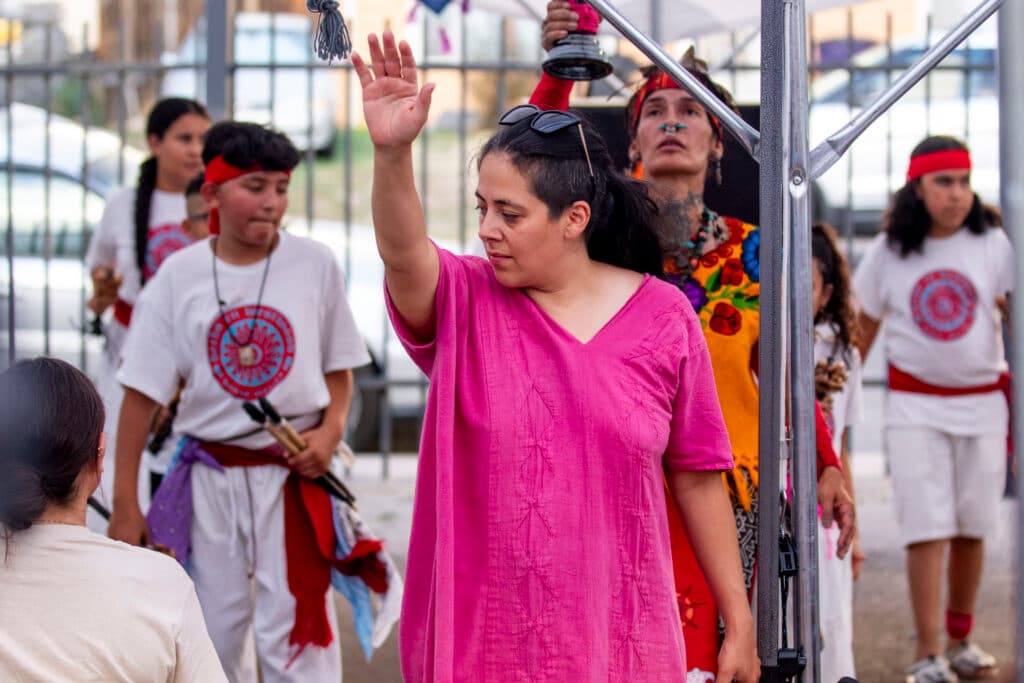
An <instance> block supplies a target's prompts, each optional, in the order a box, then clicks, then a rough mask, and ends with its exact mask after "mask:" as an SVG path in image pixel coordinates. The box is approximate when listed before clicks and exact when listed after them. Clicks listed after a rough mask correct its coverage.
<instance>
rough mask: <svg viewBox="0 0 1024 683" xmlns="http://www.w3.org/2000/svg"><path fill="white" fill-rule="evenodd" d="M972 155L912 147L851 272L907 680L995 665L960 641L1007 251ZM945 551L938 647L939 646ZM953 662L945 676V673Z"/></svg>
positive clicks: (966, 619) (1009, 269) (982, 485)
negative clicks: (896, 552) (903, 552)
mask: <svg viewBox="0 0 1024 683" xmlns="http://www.w3.org/2000/svg"><path fill="white" fill-rule="evenodd" d="M970 168H971V163H970V155H969V154H968V151H967V148H966V147H965V146H964V145H963V143H961V142H959V141H958V140H955V139H953V138H949V137H942V136H936V137H931V138H927V139H926V140H924V141H923V142H922V143H921V144H919V145H918V146H917V148H915V150H914V152H913V154H912V157H911V162H910V170H909V172H908V173H907V183H906V185H905V186H904V187H903V188H902V189H901V190H900V191H899V192H897V193H896V195H895V196H894V198H893V203H892V206H891V207H890V210H889V217H888V220H887V225H886V232H885V234H883V235H879V236H878V238H877V239H876V240H875V242H874V243H873V244H872V245H871V247H870V248H869V249H868V252H867V253H866V254H865V256H864V259H863V261H862V262H861V263H860V266H859V267H858V269H857V273H856V276H855V277H854V289H855V291H856V293H857V298H858V299H859V302H860V305H861V312H860V317H859V321H858V323H859V332H860V341H859V346H860V350H861V354H862V357H865V358H866V357H867V353H868V350H869V349H870V348H871V344H872V342H873V340H874V338H875V336H876V334H877V333H878V329H879V326H880V324H881V321H882V320H883V318H884V319H885V322H886V328H885V330H886V331H885V353H886V358H887V359H888V361H889V392H890V393H889V396H888V402H887V409H886V426H885V440H886V450H887V451H888V455H889V467H890V472H891V475H892V483H893V497H894V502H895V504H896V510H897V515H898V518H899V523H900V530H901V534H902V537H903V541H904V543H905V544H906V547H907V574H908V579H909V583H910V593H911V602H912V604H913V608H914V621H915V625H916V628H917V656H916V657H915V662H914V663H913V664H912V665H911V666H910V667H909V668H908V670H907V677H908V680H909V681H912V682H916V683H923V682H927V683H941V682H942V681H954V680H956V678H957V675H959V676H961V677H965V678H975V677H979V676H987V675H992V674H994V673H995V670H996V661H995V658H993V657H992V656H991V655H989V654H988V653H986V652H985V651H983V650H982V649H981V648H979V647H978V646H977V645H974V644H973V643H970V642H968V636H969V635H970V632H971V628H972V625H973V619H974V606H975V599H976V596H977V591H978V587H979V584H980V581H981V568H982V563H983V559H984V545H983V539H984V538H985V537H986V536H988V535H989V534H991V532H992V531H993V530H994V529H995V527H996V523H997V520H998V505H999V500H1000V498H1001V493H1002V491H1003V486H1004V479H1005V473H1006V460H1007V456H1006V453H1007V450H1006V436H1007V421H1008V408H1007V402H1006V398H1005V396H1004V393H1003V391H1002V389H1003V388H1004V387H1005V386H1006V385H1007V384H1008V381H1007V378H1006V370H1007V365H1006V359H1005V356H1004V353H1003V341H1002V322H1003V316H1004V315H1005V309H1006V297H1007V296H1008V295H1009V293H1010V291H1011V290H1012V289H1013V247H1012V246H1011V245H1010V242H1009V240H1008V239H1007V237H1006V234H1005V233H1004V232H1003V231H1002V230H1001V229H999V228H997V227H992V226H994V225H998V222H997V221H998V218H997V216H996V215H995V211H994V210H991V209H987V208H986V207H984V206H983V205H982V204H981V202H980V200H979V199H978V197H977V195H976V194H974V192H973V191H972V190H971V186H970ZM947 546H948V547H949V571H948V577H949V590H948V597H947V600H948V603H947V607H946V634H947V637H948V638H947V650H946V652H945V655H944V656H943V653H942V649H941V645H940V638H939V636H940V630H941V629H940V621H939V618H940V607H941V603H940V600H941V593H942V591H941V588H942V580H941V578H942V569H943V567H942V565H943V556H944V554H945V550H946V548H947ZM954 672H955V674H954Z"/></svg>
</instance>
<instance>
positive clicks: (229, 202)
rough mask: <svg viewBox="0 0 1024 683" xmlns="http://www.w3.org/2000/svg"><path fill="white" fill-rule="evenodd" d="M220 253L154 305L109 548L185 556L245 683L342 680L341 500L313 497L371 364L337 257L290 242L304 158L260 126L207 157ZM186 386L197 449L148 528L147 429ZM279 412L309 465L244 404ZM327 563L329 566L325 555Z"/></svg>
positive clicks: (218, 134) (223, 138)
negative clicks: (338, 597)
mask: <svg viewBox="0 0 1024 683" xmlns="http://www.w3.org/2000/svg"><path fill="white" fill-rule="evenodd" d="M203 161H204V163H205V165H206V182H205V183H204V185H203V187H202V193H203V197H204V198H205V199H206V202H207V205H208V206H209V207H210V212H211V216H210V229H211V233H213V234H212V235H211V237H210V238H209V239H206V240H203V241H201V242H197V243H195V244H193V245H191V246H189V247H186V248H185V249H182V250H181V251H180V252H178V253H176V254H174V255H173V256H172V257H171V258H170V259H168V261H167V262H166V263H165V264H164V266H163V268H161V269H160V271H159V272H158V273H157V275H156V277H154V278H153V279H152V280H151V281H150V282H149V283H148V284H147V285H146V288H145V289H144V290H143V293H142V296H141V297H140V298H139V300H138V304H137V306H136V313H135V318H134V321H133V323H132V328H131V332H130V333H129V335H128V340H127V342H126V345H125V350H124V354H123V356H124V362H123V365H122V366H121V369H120V371H119V372H118V379H119V380H120V381H121V383H122V384H123V385H124V386H125V398H124V402H123V404H122V407H121V419H120V429H119V430H118V435H117V441H118V444H119V447H120V450H121V452H122V458H121V459H120V460H119V461H118V463H117V471H116V476H115V493H114V508H113V516H112V517H111V520H110V530H109V533H110V535H111V536H112V537H114V538H117V539H119V540H122V541H126V542H130V543H139V542H143V541H146V540H148V539H149V538H150V535H151V534H152V539H153V540H154V541H156V542H159V543H161V544H163V545H166V546H168V547H169V548H171V549H173V550H174V551H175V554H176V556H177V558H178V560H179V561H180V562H182V563H183V564H185V565H186V566H187V567H188V568H189V571H190V573H191V575H192V578H193V580H194V581H195V585H196V592H197V594H198V595H199V601H200V604H201V605H202V608H203V613H204V615H205V617H206V622H207V626H208V627H209V631H210V636H211V638H212V639H213V643H214V646H215V647H216V649H217V654H218V655H219V656H220V659H221V663H222V664H223V666H224V670H225V672H226V673H227V674H228V678H229V679H230V680H232V681H255V680H256V666H255V665H256V661H255V659H254V658H253V657H252V654H251V653H252V649H251V647H249V646H247V642H248V640H249V633H250V632H251V633H252V634H253V636H254V637H255V644H256V652H257V654H258V658H259V664H260V670H261V671H262V675H263V680H266V681H338V680H340V679H341V669H340V667H341V654H340V651H339V649H338V640H337V637H336V633H337V627H336V625H335V616H334V614H335V613H334V609H333V607H332V604H331V597H330V594H329V590H328V589H329V582H330V576H331V575H330V572H331V570H332V567H334V564H333V561H334V560H335V558H334V555H333V550H334V547H335V540H334V539H335V536H334V527H333V523H332V521H333V518H332V513H331V501H330V500H329V499H328V497H327V493H326V492H325V491H324V490H323V489H321V488H318V487H317V486H315V485H314V484H313V480H314V479H316V478H318V477H320V476H322V475H323V474H324V473H325V472H327V470H328V468H329V465H330V462H331V457H332V454H333V453H334V451H335V449H336V447H337V446H338V443H339V442H340V440H341V437H342V434H343V432H344V426H345V419H346V416H347V414H348V409H349V403H350V400H351V397H352V386H353V385H352V368H354V367H356V366H359V365H363V364H365V363H366V362H368V361H369V357H368V355H367V352H366V346H365V344H364V343H363V341H362V339H361V337H360V335H359V332H358V330H357V328H356V326H355V323H354V321H353V319H352V313H351V311H350V310H349V307H348V303H347V301H346V299H345V288H344V284H343V283H344V280H343V277H342V273H341V269H340V268H339V266H338V262H337V260H336V259H335V257H334V255H333V254H332V253H331V252H330V250H328V249H327V248H326V247H324V246H323V245H321V244H318V243H316V242H313V241H312V240H309V239H306V238H303V237H297V236H294V235H291V234H289V233H287V232H284V231H282V230H281V229H280V224H281V219H282V216H283V215H284V212H285V210H286V209H287V207H288V185H289V182H290V177H291V172H292V169H293V168H294V167H295V166H296V165H297V164H298V163H299V154H298V152H297V151H296V149H295V147H294V146H293V145H292V143H291V141H289V140H288V138H287V137H285V136H284V135H283V134H281V133H277V132H275V131H272V130H269V129H267V128H265V127H263V126H258V125H256V124H251V123H238V122H223V123H218V124H216V125H215V126H213V127H212V128H211V129H210V130H209V132H208V133H207V135H206V141H205V144H204V147H203ZM179 377H182V378H184V379H185V387H184V390H183V391H182V392H181V399H180V402H179V405H178V410H177V417H176V421H175V427H176V429H177V430H178V431H180V432H181V433H183V434H185V435H186V436H185V437H184V438H183V439H182V440H181V443H180V444H179V448H178V451H177V453H176V455H175V461H174V464H173V465H172V467H171V468H170V470H169V471H168V474H167V476H166V478H165V480H164V482H163V484H161V486H160V488H159V489H158V490H157V493H156V495H155V497H154V499H153V504H152V506H151V508H150V511H149V515H148V517H146V518H144V517H143V516H142V512H141V510H140V508H139V505H138V501H137V499H136V498H135V495H134V488H133V487H132V486H131V482H132V481H133V480H134V477H135V473H136V471H137V469H138V464H139V453H140V452H141V450H142V447H143V445H144V442H145V424H146V421H145V418H146V416H147V415H150V414H152V411H153V409H154V408H155V406H157V405H167V404H168V402H169V401H170V400H171V398H172V397H173V396H174V394H175V392H176V390H177V388H178V378H179ZM261 398H265V399H268V400H270V401H271V402H272V403H273V404H274V405H275V406H276V409H277V411H278V412H279V413H280V414H281V415H284V416H286V417H287V418H288V419H289V421H290V422H291V423H292V424H293V425H294V427H295V429H296V430H298V431H300V432H301V437H302V440H304V441H305V443H306V444H307V448H306V449H305V450H303V451H301V452H300V453H297V454H293V455H289V454H287V453H286V452H285V451H284V450H283V449H282V448H281V447H280V446H278V445H277V442H276V441H275V440H274V438H273V437H272V436H271V435H270V434H268V433H267V432H266V431H264V430H263V429H260V428H259V427H257V426H255V425H254V423H253V422H252V419H251V418H250V417H249V415H248V414H247V412H246V411H245V410H244V408H243V402H244V401H256V400H258V399H261ZM325 552H326V555H325V554H324V553H325Z"/></svg>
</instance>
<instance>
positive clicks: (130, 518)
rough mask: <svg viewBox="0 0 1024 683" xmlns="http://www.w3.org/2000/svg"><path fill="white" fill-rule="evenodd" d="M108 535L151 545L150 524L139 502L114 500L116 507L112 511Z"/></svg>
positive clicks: (134, 542)
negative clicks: (131, 503)
mask: <svg viewBox="0 0 1024 683" xmlns="http://www.w3.org/2000/svg"><path fill="white" fill-rule="evenodd" d="M107 536H109V537H110V538H112V539H114V540H115V541H123V542H125V543H131V544H132V545H149V544H150V542H151V539H150V536H149V524H147V523H146V518H145V517H144V516H143V514H142V510H141V509H140V508H139V505H138V503H135V504H134V505H130V504H128V503H121V504H120V505H119V504H118V503H117V501H114V509H113V510H111V512H110V524H109V525H108V526H107Z"/></svg>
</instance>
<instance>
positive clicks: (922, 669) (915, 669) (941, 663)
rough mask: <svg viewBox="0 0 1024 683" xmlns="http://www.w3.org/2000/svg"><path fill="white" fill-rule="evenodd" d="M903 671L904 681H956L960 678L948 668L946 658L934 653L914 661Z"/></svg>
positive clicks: (950, 682) (941, 682) (936, 682)
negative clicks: (904, 674)
mask: <svg viewBox="0 0 1024 683" xmlns="http://www.w3.org/2000/svg"><path fill="white" fill-rule="evenodd" d="M905 673H906V675H907V677H906V678H905V679H904V681H905V683H958V682H959V680H960V679H959V678H957V675H956V674H955V673H953V670H952V669H950V668H949V662H948V661H947V660H946V658H945V657H940V656H935V655H933V656H931V657H925V658H924V659H920V660H918V661H916V662H914V663H913V664H911V665H910V666H908V667H907V670H906V672H905Z"/></svg>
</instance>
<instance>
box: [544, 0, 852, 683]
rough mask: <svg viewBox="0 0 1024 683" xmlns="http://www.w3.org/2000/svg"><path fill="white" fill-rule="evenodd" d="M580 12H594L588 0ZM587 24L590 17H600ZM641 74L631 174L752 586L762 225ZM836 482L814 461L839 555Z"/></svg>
mask: <svg viewBox="0 0 1024 683" xmlns="http://www.w3.org/2000/svg"><path fill="white" fill-rule="evenodd" d="M577 9H578V10H580V11H581V12H588V13H590V12H592V13H594V14H596V12H595V10H593V8H591V7H589V6H587V5H580V6H578V7H577ZM578 21H579V15H577V13H576V12H574V11H572V10H571V9H570V5H569V3H568V2H565V1H564V0H553V1H552V2H549V3H548V11H547V17H546V19H545V21H544V23H543V28H542V37H541V40H542V43H543V46H544V49H545V50H550V49H551V47H552V46H553V45H554V43H555V41H557V40H559V39H561V38H564V37H565V36H566V35H568V33H569V32H570V31H574V30H576V28H577V25H578ZM592 21H595V22H596V21H597V17H593V19H592ZM681 64H682V66H683V67H684V68H685V69H686V70H687V71H688V72H689V73H690V74H691V75H692V76H694V77H695V78H696V79H697V80H698V81H700V82H701V84H703V85H704V86H705V87H707V88H708V90H710V91H711V92H712V93H714V94H715V96H717V97H718V99H720V100H721V101H722V102H724V103H725V104H726V105H727V106H729V107H730V108H731V109H733V110H736V106H735V104H734V102H733V99H732V95H730V93H729V92H728V91H727V90H726V89H725V88H723V87H722V86H721V85H719V84H718V83H715V82H714V81H713V80H712V79H711V77H710V76H709V74H708V70H707V64H706V63H705V62H703V61H702V60H699V59H697V58H696V57H695V56H694V53H693V49H692V48H690V49H689V50H688V51H687V52H686V54H685V55H684V56H683V58H682V60H681ZM643 77H644V80H643V82H642V84H641V86H640V87H639V88H638V89H637V91H636V92H635V93H634V94H633V96H632V97H631V98H630V100H629V102H628V103H627V105H626V110H625V118H626V124H627V131H628V135H629V139H630V144H629V158H630V172H631V174H632V175H633V176H634V177H636V178H638V179H642V180H643V181H644V182H645V184H646V185H647V187H648V188H649V191H650V194H651V196H652V198H654V199H655V201H657V202H658V204H659V205H660V206H661V209H662V220H661V221H659V229H658V241H659V244H660V246H661V252H662V255H663V259H664V269H665V277H666V279H667V280H668V281H669V282H670V283H672V284H674V285H676V286H677V287H678V288H679V289H681V290H682V291H683V292H684V293H685V294H686V296H687V298H688V299H689V300H690V303H691V304H693V308H694V310H695V311H696V312H697V315H698V317H699V318H700V323H701V327H702V328H703V330H704V336H705V339H706V340H707V345H708V351H709V353H710V355H711V366H712V369H713V370H714V375H715V385H716V387H717V391H718V397H719V400H720V401H721V407H722V414H723V416H724V418H725V424H726V427H727V429H728V432H729V441H730V443H731V445H732V456H733V460H734V461H735V466H734V468H733V470H732V471H731V472H729V473H728V474H727V475H726V476H725V481H726V486H727V489H728V491H729V496H730V499H731V500H732V503H733V512H734V515H735V519H736V526H737V532H738V538H739V540H740V555H741V559H742V563H743V572H744V579H745V581H746V586H747V589H748V591H750V590H751V589H752V585H753V574H754V560H755V556H756V551H757V534H756V525H757V482H758V476H757V475H758V430H757V424H758V391H757V379H756V374H757V361H758V337H759V327H760V314H759V297H760V284H759V283H760V267H759V262H758V249H759V246H760V243H761V233H760V229H759V228H758V227H757V226H754V225H751V224H749V223H744V222H743V221H740V220H738V219H735V218H730V217H728V216H722V215H719V214H717V213H715V212H714V211H712V210H711V209H710V208H709V207H708V206H707V205H706V204H705V203H704V188H705V184H706V182H707V181H708V178H709V177H710V178H711V180H712V181H713V182H716V183H719V184H720V183H721V182H722V179H721V162H722V154H723V152H724V146H723V128H722V123H721V121H719V120H718V119H717V118H716V117H715V116H714V115H712V114H711V113H710V112H708V111H707V110H706V109H705V108H704V107H703V105H701V104H700V103H699V102H698V101H697V100H696V99H695V98H694V97H693V95H692V94H690V93H689V92H688V91H687V90H684V89H682V88H680V87H679V85H678V84H677V83H675V82H674V81H673V80H672V79H671V78H670V77H668V76H667V75H666V74H665V73H664V72H662V71H661V70H660V69H658V68H657V67H653V66H652V67H648V68H647V69H644V71H643ZM572 85H573V84H572V82H571V81H562V80H559V79H557V78H554V77H552V76H549V75H548V74H544V75H543V76H542V77H541V80H540V82H539V83H538V85H537V87H536V89H535V90H534V92H533V96H532V97H531V98H530V102H531V103H532V104H535V105H537V106H540V107H542V108H544V109H560V110H565V109H568V107H569V95H570V93H571V90H572ZM808 286H810V283H808ZM819 418H820V412H819ZM819 424H821V422H820V421H819ZM827 441H828V440H827V439H825V441H824V442H823V443H826V444H827ZM829 451H831V448H829ZM832 457H833V459H834V454H832ZM833 462H834V463H835V464H837V461H833ZM830 464H831V463H830ZM842 486H843V479H842V474H841V472H840V471H839V469H838V468H837V467H826V468H824V469H822V471H821V476H820V477H819V482H818V492H819V495H818V500H819V503H820V504H821V507H822V509H823V510H824V511H825V512H824V514H823V523H824V524H826V526H828V525H830V524H831V521H832V518H833V516H835V518H837V519H838V520H839V521H840V526H841V528H842V531H843V533H842V535H841V537H840V539H841V548H840V552H841V554H845V551H846V546H847V545H848V543H849V540H851V539H852V525H853V520H852V499H851V498H850V497H849V495H848V494H846V493H845V491H843V490H842ZM669 518H670V519H669V524H670V528H671V529H672V551H673V556H674V562H675V575H676V581H677V591H678V595H679V602H680V611H681V613H682V615H683V624H684V635H685V637H686V648H687V655H688V658H689V660H690V661H689V663H690V666H691V667H692V668H693V669H696V671H692V675H693V676H694V677H697V676H699V675H705V676H706V675H713V673H714V669H715V661H716V659H717V657H718V627H717V626H718V617H717V613H716V606H715V603H714V599H713V595H712V594H711V592H710V591H709V589H708V585H707V583H706V582H705V580H704V579H703V577H702V576H701V575H700V570H699V567H698V566H697V563H696V562H695V558H694V555H693V550H692V549H691V547H690V543H689V542H688V540H687V538H686V535H685V534H684V533H683V530H682V526H681V525H680V523H679V519H678V516H676V515H675V513H674V511H673V510H672V509H671V506H670V507H669ZM702 680H703V679H702ZM724 680H726V681H727V680H728V679H724Z"/></svg>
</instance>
